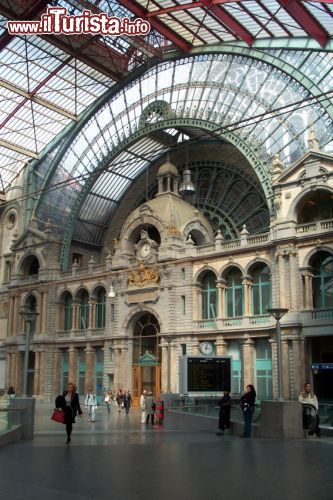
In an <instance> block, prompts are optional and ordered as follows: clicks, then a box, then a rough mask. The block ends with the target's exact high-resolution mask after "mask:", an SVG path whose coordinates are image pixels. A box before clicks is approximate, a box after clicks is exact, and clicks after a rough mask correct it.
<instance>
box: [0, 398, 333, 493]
mask: <svg viewBox="0 0 333 500" xmlns="http://www.w3.org/2000/svg"><path fill="white" fill-rule="evenodd" d="M51 410H52V408H51V407H50V405H46V404H41V403H40V404H38V405H37V407H36V418H35V436H34V439H32V440H27V441H22V442H19V443H15V444H11V445H7V446H3V447H1V448H0V496H1V498H3V499H9V500H21V499H22V500H23V499H24V500H30V499H31V500H41V499H43V500H55V499H58V500H59V499H61V500H80V499H82V500H86V499H87V500H88V499H96V500H97V499H112V500H118V499H119V500H120V499H122V500H141V499H142V500H143V499H149V500H160V499H162V500H164V499H165V500H167V499H168V500H180V499H185V500H203V499H205V500H222V499H223V500H234V499H235V500H241V499H246V500H252V499H253V500H261V499H262V500H275V499H279V500H280V499H284V500H298V499H299V500H332V499H333V474H332V464H333V439H332V438H327V437H326V438H325V437H324V438H320V439H318V438H308V439H302V440H288V441H287V440H285V441H280V440H271V439H240V438H239V437H236V436H231V435H225V436H223V437H218V436H216V435H215V432H211V431H209V432H208V431H207V432H193V431H172V430H164V429H163V427H155V426H154V427H152V426H145V425H143V424H141V423H140V415H139V413H138V410H133V411H132V412H131V413H130V414H129V415H126V414H125V413H124V412H122V413H120V414H119V413H118V412H117V411H116V409H115V408H112V412H111V415H110V416H109V415H107V413H106V410H105V408H99V410H98V412H97V415H96V422H95V423H90V422H88V418H87V415H86V414H85V415H83V417H82V418H79V419H77V423H76V424H75V428H74V431H73V436H72V442H71V444H70V445H66V444H65V440H66V436H65V429H64V427H63V426H62V425H61V424H57V423H55V422H52V421H51V420H50V414H51Z"/></svg>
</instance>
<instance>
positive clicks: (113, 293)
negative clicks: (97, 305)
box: [108, 285, 116, 299]
mask: <svg viewBox="0 0 333 500" xmlns="http://www.w3.org/2000/svg"><path fill="white" fill-rule="evenodd" d="M115 296H116V292H115V291H114V288H113V285H110V291H109V293H108V297H109V299H114V298H115Z"/></svg>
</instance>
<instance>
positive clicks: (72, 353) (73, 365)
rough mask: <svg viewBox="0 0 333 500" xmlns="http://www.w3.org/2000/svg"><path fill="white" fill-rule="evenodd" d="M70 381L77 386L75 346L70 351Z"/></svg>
mask: <svg viewBox="0 0 333 500" xmlns="http://www.w3.org/2000/svg"><path fill="white" fill-rule="evenodd" d="M68 365H69V367H68V381H69V382H72V383H73V384H77V350H76V348H75V347H74V346H71V347H70V348H69V349H68Z"/></svg>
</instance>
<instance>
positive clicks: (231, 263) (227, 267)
mask: <svg viewBox="0 0 333 500" xmlns="http://www.w3.org/2000/svg"><path fill="white" fill-rule="evenodd" d="M232 268H236V269H238V270H239V271H240V272H241V275H242V276H245V272H244V269H243V268H242V266H241V265H240V264H238V262H234V261H229V262H227V263H226V264H224V266H223V267H222V268H221V269H220V273H219V276H220V279H225V276H226V274H228V272H229V270H231V269H232Z"/></svg>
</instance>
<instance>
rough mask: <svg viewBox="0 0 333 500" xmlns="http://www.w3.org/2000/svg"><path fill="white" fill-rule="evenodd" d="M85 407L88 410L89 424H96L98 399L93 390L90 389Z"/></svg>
mask: <svg viewBox="0 0 333 500" xmlns="http://www.w3.org/2000/svg"><path fill="white" fill-rule="evenodd" d="M84 406H86V407H87V408H88V412H89V422H95V411H96V406H97V399H96V394H94V392H93V390H92V389H89V391H88V394H86V399H85V401H84Z"/></svg>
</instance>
